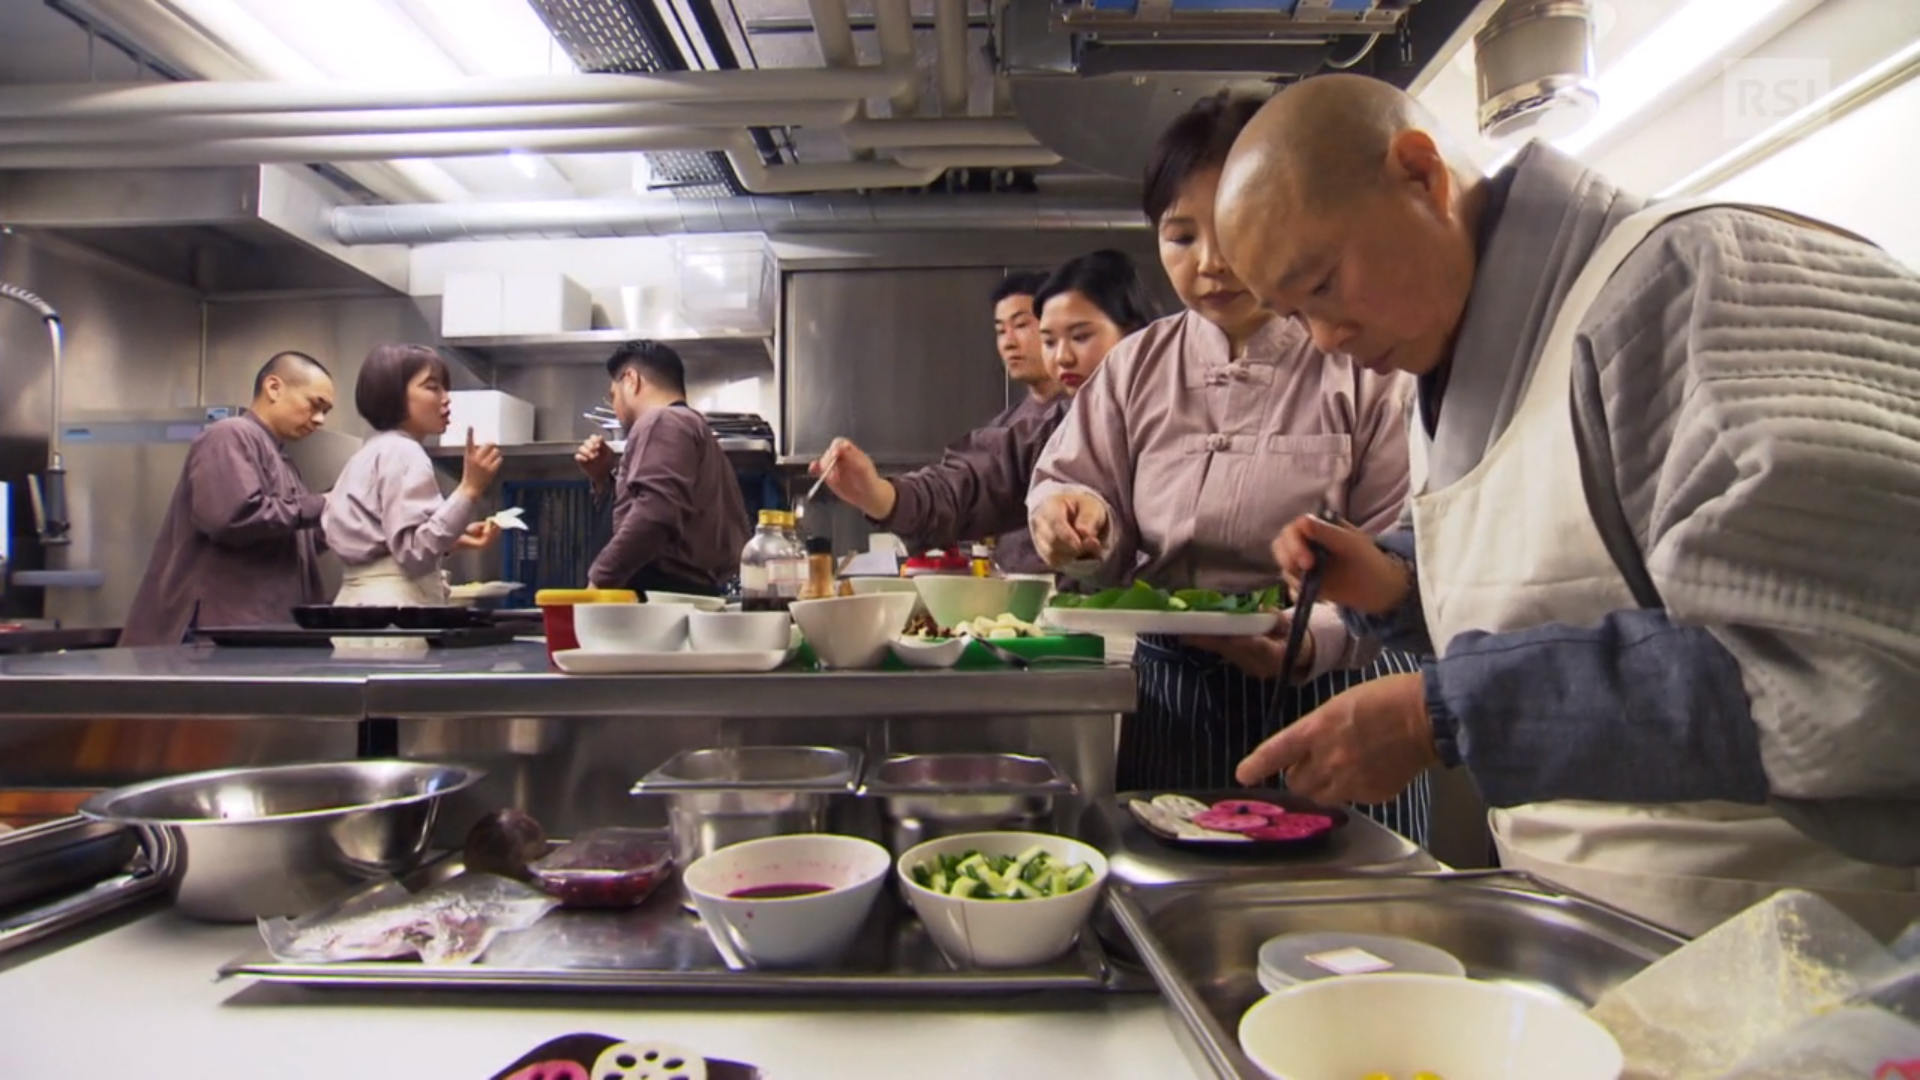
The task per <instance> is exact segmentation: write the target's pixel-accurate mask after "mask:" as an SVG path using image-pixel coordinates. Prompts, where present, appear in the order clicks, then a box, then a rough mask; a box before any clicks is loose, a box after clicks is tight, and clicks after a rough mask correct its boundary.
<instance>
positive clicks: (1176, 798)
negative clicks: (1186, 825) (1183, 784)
mask: <svg viewBox="0 0 1920 1080" xmlns="http://www.w3.org/2000/svg"><path fill="white" fill-rule="evenodd" d="M1153 805H1155V806H1157V807H1159V808H1160V809H1162V810H1165V811H1167V812H1168V813H1170V814H1172V815H1174V816H1175V817H1178V818H1179V819H1180V820H1182V821H1192V820H1193V819H1194V818H1195V817H1197V816H1198V815H1200V814H1204V813H1206V812H1207V811H1208V810H1210V809H1212V808H1211V807H1209V806H1208V805H1207V804H1206V803H1203V802H1201V801H1200V800H1199V799H1190V798H1188V797H1186V796H1185V795H1155V796H1154V797H1153Z"/></svg>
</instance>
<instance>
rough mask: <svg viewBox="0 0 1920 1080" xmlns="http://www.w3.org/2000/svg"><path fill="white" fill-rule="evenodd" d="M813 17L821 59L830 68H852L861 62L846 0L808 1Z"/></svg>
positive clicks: (808, 9) (809, 10) (814, 31)
mask: <svg viewBox="0 0 1920 1080" xmlns="http://www.w3.org/2000/svg"><path fill="white" fill-rule="evenodd" d="M807 11H808V12H809V13H810V14H811V15H812V16H813V36H814V39H815V40H817V41H818V42H819V43H820V59H821V61H822V62H824V63H825V64H826V65H827V66H828V67H830V68H850V67H853V66H855V65H857V64H858V63H859V62H860V58H859V56H858V55H857V54H856V53H855V52H854V51H853V27H852V25H851V24H849V23H848V22H847V4H846V0H807Z"/></svg>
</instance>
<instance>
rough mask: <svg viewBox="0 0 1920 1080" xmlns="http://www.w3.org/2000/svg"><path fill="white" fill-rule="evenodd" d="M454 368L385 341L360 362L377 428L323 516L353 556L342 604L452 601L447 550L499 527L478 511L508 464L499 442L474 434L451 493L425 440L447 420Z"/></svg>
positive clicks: (332, 537) (364, 403) (365, 408)
mask: <svg viewBox="0 0 1920 1080" xmlns="http://www.w3.org/2000/svg"><path fill="white" fill-rule="evenodd" d="M448 377H449V373H448V370H447V362H446V361H445V360H444V359H442V358H441V357H440V354H439V353H436V352H434V351H433V350H432V349H429V348H427V347H426V346H424V345H381V346H379V347H377V348H375V349H374V350H373V351H372V352H371V353H369V354H368V355H367V362H366V364H365V365H364V366H362V367H361V369H360V377H359V379H358V381H357V382H356V383H355V385H354V391H353V403H354V406H355V407H356V408H357V409H359V410H360V415H361V417H362V418H364V419H365V420H366V421H367V423H368V424H369V425H371V426H372V427H373V429H374V431H375V434H374V435H373V436H371V437H370V438H368V439H367V441H366V442H365V443H363V444H362V445H361V447H360V449H359V450H358V451H356V452H355V453H354V455H353V457H352V458H350V459H349V460H348V461H347V466H346V468H345V469H343V470H341V472H340V478H339V479H338V480H336V481H335V482H334V485H333V491H332V492H331V493H329V494H328V496H327V510H326V514H325V516H324V517H323V518H322V519H321V521H322V527H323V528H324V529H325V531H326V537H327V546H328V547H330V548H331V549H332V550H333V552H334V554H336V555H338V556H340V561H341V562H343V563H345V564H346V574H345V576H344V578H343V580H342V581H341V584H340V595H339V596H337V597H335V599H334V603H336V604H345V605H357V606H367V605H389V604H392V605H400V606H437V605H442V604H445V603H446V602H447V584H446V579H445V577H444V575H443V574H442V573H441V570H440V567H441V564H442V563H443V562H445V560H446V557H447V555H449V554H450V553H452V552H453V550H454V549H455V548H460V547H481V546H484V545H485V544H486V543H488V542H489V541H491V540H492V539H493V537H494V536H495V535H497V534H498V532H499V530H498V528H497V527H495V526H493V525H490V524H487V523H484V522H478V521H476V520H475V518H476V517H477V516H478V515H479V507H480V500H481V499H482V498H484V497H485V495H486V492H487V488H488V487H489V486H491V485H492V483H493V478H494V477H495V476H496V475H497V474H498V473H499V471H500V448H499V447H497V446H494V445H493V444H491V443H488V444H485V445H482V446H474V445H473V442H472V438H471V435H469V437H468V443H467V456H466V464H465V470H464V472H463V473H462V475H461V478H460V485H459V487H458V488H456V489H455V490H454V492H453V494H452V495H450V496H444V497H443V496H442V495H441V494H440V485H439V482H438V480H437V478H436V477H435V475H434V471H433V461H432V459H431V458H429V457H428V456H427V451H426V449H425V448H424V447H423V446H421V440H422V439H424V438H426V437H427V436H429V435H438V434H440V433H442V432H444V431H446V430H447V423H448V420H449V404H448V401H449V399H448V397H447V383H448Z"/></svg>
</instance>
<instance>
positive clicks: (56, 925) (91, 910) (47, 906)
mask: <svg viewBox="0 0 1920 1080" xmlns="http://www.w3.org/2000/svg"><path fill="white" fill-rule="evenodd" d="M175 851H176V849H175V843H174V838H173V835H172V834H171V833H169V832H168V831H167V830H164V829H136V828H129V827H127V826H125V825H114V824H110V823H107V822H100V821H90V820H88V819H86V818H81V817H71V818H62V819H60V820H58V821H50V822H48V823H46V824H44V825H37V826H35V827H33V828H31V829H22V830H20V831H19V832H15V833H9V834H7V835H6V836H3V837H0V954H4V953H6V952H9V951H11V950H13V949H17V948H20V947H22V946H24V945H28V944H30V943H32V942H35V941H39V940H41V939H43V938H47V937H51V936H53V935H54V934H58V933H61V932H63V931H65V930H68V929H71V928H73V927H76V926H79V925H81V924H83V923H85V922H87V921H89V920H91V919H95V918H98V917H99V916H102V915H105V914H107V913H108V912H110V911H114V910H116V909H118V908H122V907H125V906H127V905H129V904H133V903H135V902H137V901H140V900H144V899H147V898H148V897H152V896H158V895H159V894H160V893H162V892H164V891H165V890H166V887H167V883H168V881H169V879H170V877H171V875H172V873H173V870H174V862H175Z"/></svg>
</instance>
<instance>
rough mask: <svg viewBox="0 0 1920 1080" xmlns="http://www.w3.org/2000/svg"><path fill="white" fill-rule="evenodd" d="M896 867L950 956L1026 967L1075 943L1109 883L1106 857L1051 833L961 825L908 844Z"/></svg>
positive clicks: (966, 962) (975, 963) (977, 963)
mask: <svg viewBox="0 0 1920 1080" xmlns="http://www.w3.org/2000/svg"><path fill="white" fill-rule="evenodd" d="M899 874H900V881H901V886H902V888H903V889H904V890H905V892H906V896H907V903H908V904H910V905H912V907H913V910H914V913H915V914H916V915H918V916H920V921H921V923H923V924H924V925H925V926H926V928H927V932H928V933H929V934H931V935H932V936H933V941H934V944H936V945H938V946H939V947H940V951H941V952H943V953H945V954H946V955H947V957H948V958H949V959H950V960H952V961H954V962H955V963H957V964H960V965H962V966H966V967H982V968H1008V967H1027V966H1030V965H1034V964H1044V963H1046V962H1047V961H1049V960H1052V959H1055V958H1057V957H1059V956H1060V955H1061V954H1063V953H1065V952H1066V951H1067V950H1068V949H1070V948H1072V947H1073V943H1074V941H1075V940H1076V939H1077V938H1078V937H1079V936H1080V931H1081V929H1082V928H1083V927H1085V926H1086V922H1087V917H1088V916H1089V915H1091V914H1092V913H1093V906H1094V904H1095V903H1096V902H1097V901H1098V900H1099V899H1100V889H1101V887H1102V886H1104V885H1105V884H1106V881H1107V858H1106V856H1104V855H1102V854H1101V853H1100V851H1099V849H1098V848H1094V847H1090V846H1088V845H1086V844H1083V843H1081V842H1080V841H1078V840H1072V839H1069V838H1067V837H1064V836H1055V835H1052V834H1051V833H1029V832H979V833H964V834H961V835H958V836H947V837H942V838H940V839H938V840H929V841H927V842H926V843H924V844H920V845H917V846H915V847H912V848H908V849H907V850H906V851H905V852H904V853H903V854H902V855H901V856H900V861H899Z"/></svg>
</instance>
